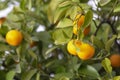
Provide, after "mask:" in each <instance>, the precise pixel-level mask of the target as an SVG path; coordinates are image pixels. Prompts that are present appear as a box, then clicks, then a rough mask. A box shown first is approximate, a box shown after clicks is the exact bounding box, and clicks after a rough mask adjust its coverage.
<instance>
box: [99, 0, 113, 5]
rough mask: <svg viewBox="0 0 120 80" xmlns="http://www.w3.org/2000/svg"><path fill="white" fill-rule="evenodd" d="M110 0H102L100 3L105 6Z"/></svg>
mask: <svg viewBox="0 0 120 80" xmlns="http://www.w3.org/2000/svg"><path fill="white" fill-rule="evenodd" d="M110 1H111V0H100V2H99V3H100V5H101V6H104V5H106V4H108V3H109V2H110Z"/></svg>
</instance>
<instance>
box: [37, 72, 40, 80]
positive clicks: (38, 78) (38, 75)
mask: <svg viewBox="0 0 120 80" xmlns="http://www.w3.org/2000/svg"><path fill="white" fill-rule="evenodd" d="M36 80H41V79H40V72H38V73H37V74H36Z"/></svg>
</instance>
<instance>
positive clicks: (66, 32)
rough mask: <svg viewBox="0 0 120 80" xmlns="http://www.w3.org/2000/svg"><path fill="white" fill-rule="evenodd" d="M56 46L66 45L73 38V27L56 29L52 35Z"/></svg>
mask: <svg viewBox="0 0 120 80" xmlns="http://www.w3.org/2000/svg"><path fill="white" fill-rule="evenodd" d="M52 38H53V39H54V40H55V44H56V45H58V44H65V43H67V42H68V41H69V40H70V39H71V38H72V27H66V28H61V29H55V30H54V31H53V33H52Z"/></svg>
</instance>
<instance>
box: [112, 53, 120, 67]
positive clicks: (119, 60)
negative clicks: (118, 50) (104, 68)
mask: <svg viewBox="0 0 120 80" xmlns="http://www.w3.org/2000/svg"><path fill="white" fill-rule="evenodd" d="M110 61H111V65H112V66H113V67H120V54H112V55H111V56H110Z"/></svg>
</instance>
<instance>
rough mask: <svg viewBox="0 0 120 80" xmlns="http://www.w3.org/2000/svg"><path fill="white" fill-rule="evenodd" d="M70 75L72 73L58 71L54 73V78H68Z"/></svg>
mask: <svg viewBox="0 0 120 80" xmlns="http://www.w3.org/2000/svg"><path fill="white" fill-rule="evenodd" d="M72 76H73V74H72V73H58V74H55V80H62V78H65V79H67V80H69V78H72ZM63 80H64V79H63Z"/></svg>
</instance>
